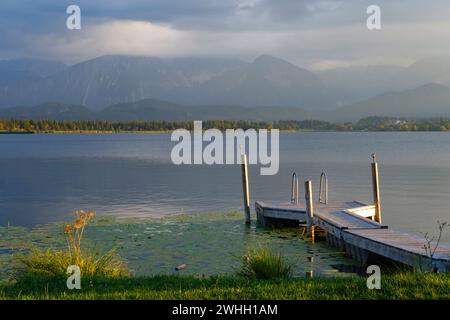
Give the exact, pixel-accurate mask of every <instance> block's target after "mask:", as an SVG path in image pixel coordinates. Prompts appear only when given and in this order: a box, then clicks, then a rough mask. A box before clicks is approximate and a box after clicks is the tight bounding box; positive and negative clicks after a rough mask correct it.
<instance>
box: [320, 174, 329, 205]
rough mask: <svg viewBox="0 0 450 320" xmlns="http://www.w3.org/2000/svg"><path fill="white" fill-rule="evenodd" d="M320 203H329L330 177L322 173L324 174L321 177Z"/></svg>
mask: <svg viewBox="0 0 450 320" xmlns="http://www.w3.org/2000/svg"><path fill="white" fill-rule="evenodd" d="M319 203H323V204H327V203H328V177H327V174H326V173H325V172H322V174H321V175H320V182H319Z"/></svg>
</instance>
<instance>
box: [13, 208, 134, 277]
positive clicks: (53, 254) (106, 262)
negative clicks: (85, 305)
mask: <svg viewBox="0 0 450 320" xmlns="http://www.w3.org/2000/svg"><path fill="white" fill-rule="evenodd" d="M75 214H76V219H75V222H74V223H73V225H72V224H66V225H65V227H64V235H65V237H66V240H67V250H66V251H57V250H53V249H47V250H45V251H43V250H40V249H34V250H33V251H32V252H31V253H30V254H29V255H26V256H21V257H19V261H20V262H21V263H22V265H23V268H22V269H21V270H20V275H22V276H27V275H30V274H31V275H43V276H63V275H65V274H66V271H67V268H68V267H69V266H74V265H75V266H78V267H79V268H80V271H81V275H82V276H86V277H93V276H105V277H123V276H127V275H128V274H129V273H128V271H127V268H126V266H125V263H124V262H123V260H122V259H121V258H120V257H119V256H118V255H117V254H116V253H115V251H114V250H111V251H109V252H107V253H105V254H102V255H98V254H95V253H92V252H88V251H86V250H82V248H81V243H82V242H81V241H82V239H83V233H84V229H85V227H86V226H87V225H88V223H89V222H90V221H91V218H92V217H93V216H94V215H95V212H89V213H87V212H85V211H83V210H79V211H76V212H75Z"/></svg>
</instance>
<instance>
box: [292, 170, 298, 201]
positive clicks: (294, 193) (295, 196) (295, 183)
mask: <svg viewBox="0 0 450 320" xmlns="http://www.w3.org/2000/svg"><path fill="white" fill-rule="evenodd" d="M291 203H294V204H298V178H297V174H296V173H295V172H294V173H293V174H292V189H291Z"/></svg>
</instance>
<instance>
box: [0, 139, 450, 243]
mask: <svg viewBox="0 0 450 320" xmlns="http://www.w3.org/2000/svg"><path fill="white" fill-rule="evenodd" d="M174 145H175V143H174V142H171V141H170V134H92V135H91V134H57V135H40V134H36V135H0V150H1V152H0V225H1V226H6V225H7V224H8V222H9V224H10V225H16V226H26V227H32V226H35V225H37V224H45V223H48V222H54V221H67V220H71V218H72V212H73V211H74V210H77V209H85V210H95V211H97V212H98V214H99V215H112V216H116V217H160V216H165V215H173V214H179V213H183V212H186V213H198V212H226V211H230V210H234V209H236V210H242V186H241V176H240V166H239V165H220V166H219V165H213V166H208V165H190V166H188V165H186V166H183V165H182V166H175V165H173V164H172V163H171V161H170V152H171V149H172V147H173V146H174ZM373 152H375V153H376V154H377V157H378V161H379V166H380V181H381V199H382V209H383V222H385V223H386V224H388V225H389V226H390V227H392V228H395V229H400V230H406V231H410V232H412V233H416V234H420V233H421V232H430V233H436V232H437V221H438V220H441V221H450V196H449V195H450V134H449V133H431V132H421V133H412V132H405V133H382V132H380V133H369V132H361V133H353V132H352V133H349V132H346V133H336V132H326V133H324V132H323V133H322V132H311V133H282V134H281V135H280V171H279V173H278V174H277V175H274V176H261V175H260V174H259V172H260V171H259V169H260V166H259V165H252V166H250V192H251V194H250V196H251V202H252V203H253V202H254V201H255V200H258V199H264V200H270V199H271V200H286V201H288V200H289V199H290V183H291V175H292V172H294V171H296V172H297V175H298V176H299V179H300V180H301V181H304V180H309V179H311V180H313V182H314V190H315V191H316V192H317V190H318V188H317V186H318V181H319V176H320V174H321V172H322V171H323V170H324V171H326V173H327V175H328V178H329V198H330V200H337V201H344V200H345V201H347V200H361V201H367V202H369V201H371V175H370V161H371V159H370V155H371V153H373ZM300 186H301V187H300V192H301V194H303V188H302V186H303V183H301V184H300ZM316 194H317V193H316ZM302 197H303V196H302ZM252 210H253V208H252ZM444 237H445V240H446V241H449V240H450V236H449V234H448V233H447V234H446V235H445V236H444Z"/></svg>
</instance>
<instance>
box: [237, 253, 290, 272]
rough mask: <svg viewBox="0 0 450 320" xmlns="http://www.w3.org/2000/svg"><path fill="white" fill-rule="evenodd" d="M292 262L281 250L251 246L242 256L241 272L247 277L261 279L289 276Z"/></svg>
mask: <svg viewBox="0 0 450 320" xmlns="http://www.w3.org/2000/svg"><path fill="white" fill-rule="evenodd" d="M292 267H293V266H292V264H290V263H289V262H287V261H286V260H285V258H284V257H283V256H282V255H281V253H279V252H275V251H273V250H272V249H268V248H251V249H248V250H247V252H246V253H245V254H244V255H243V256H242V257H241V268H240V270H239V272H238V273H239V274H240V275H241V276H244V277H246V278H254V279H261V280H269V279H277V278H288V277H290V276H291V275H292Z"/></svg>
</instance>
